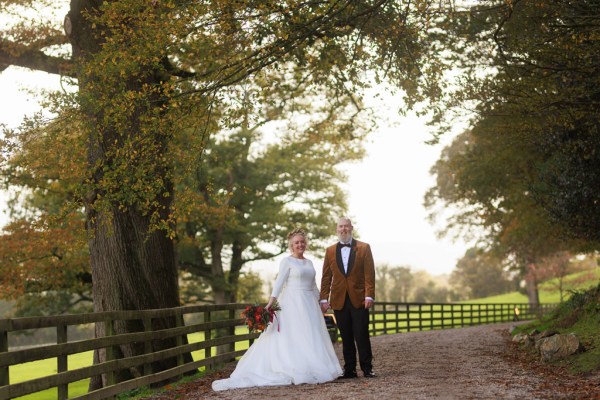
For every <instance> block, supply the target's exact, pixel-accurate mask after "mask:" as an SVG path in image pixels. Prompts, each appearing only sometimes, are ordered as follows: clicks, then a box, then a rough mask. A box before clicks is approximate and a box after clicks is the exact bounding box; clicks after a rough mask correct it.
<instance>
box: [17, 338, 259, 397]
mask: <svg viewBox="0 0 600 400" xmlns="http://www.w3.org/2000/svg"><path fill="white" fill-rule="evenodd" d="M236 331H237V333H239V334H242V333H247V332H248V329H247V328H245V327H238V328H237V329H236ZM203 340H204V333H203V332H199V333H194V334H191V335H188V341H189V343H195V342H201V341H203ZM247 348H248V341H244V342H238V343H236V345H235V349H236V350H245V349H247ZM192 357H193V359H194V361H197V360H201V359H203V358H204V350H199V351H194V352H192ZM92 361H93V352H91V351H88V352H85V353H79V354H73V355H70V356H69V358H68V365H69V370H74V369H78V368H83V367H88V366H90V365H92ZM55 373H56V358H48V359H45V360H39V361H33V362H29V363H25V364H19V365H14V366H11V367H10V382H11V383H19V382H23V381H28V380H31V379H36V378H42V377H44V376H48V375H52V374H55ZM88 384H89V379H84V380H81V381H78V382H74V383H71V384H69V397H75V396H80V395H83V394H85V393H87V389H88ZM56 397H57V389H56V388H53V389H48V390H44V391H43V392H37V393H32V394H30V395H27V396H22V397H18V398H17V399H19V400H54V399H56Z"/></svg>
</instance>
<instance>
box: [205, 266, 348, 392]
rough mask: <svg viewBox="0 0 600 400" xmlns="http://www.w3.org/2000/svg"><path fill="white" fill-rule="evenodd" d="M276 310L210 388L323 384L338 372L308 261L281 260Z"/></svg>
mask: <svg viewBox="0 0 600 400" xmlns="http://www.w3.org/2000/svg"><path fill="white" fill-rule="evenodd" d="M272 296H273V297H276V298H277V300H278V302H279V305H280V306H281V311H278V312H277V316H276V318H275V319H274V321H273V323H272V324H270V325H269V326H268V327H267V329H265V331H264V332H263V333H262V334H261V335H260V336H259V338H258V339H257V340H256V341H255V342H254V343H253V344H252V346H250V348H249V349H248V351H246V353H245V354H244V355H243V356H242V358H241V359H240V360H239V362H238V364H237V366H236V368H235V371H233V373H232V374H231V376H230V377H229V378H228V379H222V380H217V381H214V382H213V384H212V387H213V389H214V390H227V389H234V388H243V387H253V386H275V385H290V384H296V385H297V384H301V383H324V382H328V381H332V380H334V379H336V378H337V377H338V376H339V375H340V374H341V373H342V369H341V368H340V363H339V361H338V359H337V356H336V355H335V352H334V350H333V346H332V344H331V339H330V337H329V334H328V332H327V327H326V326H325V321H324V319H323V314H322V312H321V308H320V306H319V291H318V289H317V284H316V282H315V269H314V267H313V264H312V261H310V260H308V259H305V258H303V259H298V258H295V257H292V256H289V257H286V258H284V259H283V260H282V261H281V263H280V266H279V274H278V276H277V279H276V281H275V284H274V286H273V293H272Z"/></svg>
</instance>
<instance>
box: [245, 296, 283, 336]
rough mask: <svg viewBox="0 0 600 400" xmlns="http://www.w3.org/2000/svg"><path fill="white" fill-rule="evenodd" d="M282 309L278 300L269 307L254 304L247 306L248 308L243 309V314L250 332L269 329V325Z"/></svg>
mask: <svg viewBox="0 0 600 400" xmlns="http://www.w3.org/2000/svg"><path fill="white" fill-rule="evenodd" d="M280 310H281V307H280V306H279V303H277V302H275V303H273V304H272V305H271V308H269V309H267V308H266V307H263V306H260V305H258V304H254V305H252V306H248V307H246V309H245V310H244V311H242V314H241V316H242V318H244V323H245V324H246V325H248V330H249V331H250V332H262V331H264V330H265V329H267V326H269V324H270V323H272V322H273V319H274V318H277V315H276V314H275V313H276V312H277V311H280Z"/></svg>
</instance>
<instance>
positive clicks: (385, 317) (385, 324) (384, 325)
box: [383, 304, 388, 335]
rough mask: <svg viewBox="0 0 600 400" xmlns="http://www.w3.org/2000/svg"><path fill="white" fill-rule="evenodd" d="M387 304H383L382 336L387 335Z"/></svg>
mask: <svg viewBox="0 0 600 400" xmlns="http://www.w3.org/2000/svg"><path fill="white" fill-rule="evenodd" d="M387 333H388V329H387V304H383V334H384V335H387Z"/></svg>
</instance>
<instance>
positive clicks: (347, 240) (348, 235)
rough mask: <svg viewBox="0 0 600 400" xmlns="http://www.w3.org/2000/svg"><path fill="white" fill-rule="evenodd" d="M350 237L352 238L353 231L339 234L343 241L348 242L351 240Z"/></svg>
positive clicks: (339, 238)
mask: <svg viewBox="0 0 600 400" xmlns="http://www.w3.org/2000/svg"><path fill="white" fill-rule="evenodd" d="M350 239H352V234H351V233H346V234H344V233H340V234H339V235H338V240H339V241H340V242H342V243H348V242H349V241H350Z"/></svg>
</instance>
